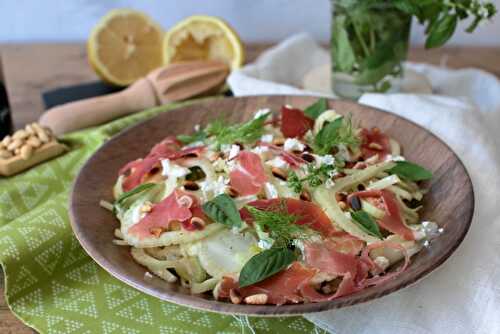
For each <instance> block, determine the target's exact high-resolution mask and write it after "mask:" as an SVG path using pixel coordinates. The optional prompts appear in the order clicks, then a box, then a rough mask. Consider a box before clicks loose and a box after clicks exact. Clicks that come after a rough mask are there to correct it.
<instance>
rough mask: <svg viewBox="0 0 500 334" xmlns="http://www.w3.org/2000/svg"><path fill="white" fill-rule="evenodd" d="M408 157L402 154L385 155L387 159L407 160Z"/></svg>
mask: <svg viewBox="0 0 500 334" xmlns="http://www.w3.org/2000/svg"><path fill="white" fill-rule="evenodd" d="M405 160H406V159H405V158H404V157H402V156H400V155H392V154H389V155H387V156H386V157H385V161H405Z"/></svg>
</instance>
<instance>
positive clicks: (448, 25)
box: [425, 13, 458, 49]
mask: <svg viewBox="0 0 500 334" xmlns="http://www.w3.org/2000/svg"><path fill="white" fill-rule="evenodd" d="M457 22H458V19H457V16H456V15H452V14H448V13H447V14H445V15H444V16H443V17H441V18H440V19H438V20H437V21H435V22H434V24H433V25H432V26H431V28H430V30H429V36H427V40H426V41H425V47H426V48H427V49H430V48H437V47H440V46H443V45H444V44H445V43H446V42H447V41H448V40H449V39H450V38H451V36H452V35H453V33H454V32H455V29H456V27H457Z"/></svg>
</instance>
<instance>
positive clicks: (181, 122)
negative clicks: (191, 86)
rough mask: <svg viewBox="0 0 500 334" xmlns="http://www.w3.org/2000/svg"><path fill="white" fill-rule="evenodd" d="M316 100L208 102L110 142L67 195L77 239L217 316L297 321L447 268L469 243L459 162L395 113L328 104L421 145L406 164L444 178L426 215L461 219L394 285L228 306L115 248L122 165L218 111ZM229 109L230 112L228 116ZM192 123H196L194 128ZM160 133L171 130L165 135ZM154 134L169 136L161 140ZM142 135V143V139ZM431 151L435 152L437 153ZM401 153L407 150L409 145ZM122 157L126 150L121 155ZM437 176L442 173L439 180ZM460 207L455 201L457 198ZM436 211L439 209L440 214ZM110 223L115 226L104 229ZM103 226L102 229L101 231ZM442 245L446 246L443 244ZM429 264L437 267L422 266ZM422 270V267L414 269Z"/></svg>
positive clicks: (124, 277)
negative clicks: (111, 208)
mask: <svg viewBox="0 0 500 334" xmlns="http://www.w3.org/2000/svg"><path fill="white" fill-rule="evenodd" d="M316 99H317V98H316V97H312V96H286V95H272V96H251V97H240V98H225V99H204V100H200V101H197V102H193V103H192V104H189V105H184V106H181V107H179V108H176V109H172V110H169V111H168V112H165V113H161V114H159V115H157V116H155V117H153V118H151V119H148V120H145V121H143V122H141V123H139V124H136V125H134V126H132V127H129V128H127V129H125V130H123V131H122V132H120V133H119V134H117V135H115V136H114V137H113V138H111V139H110V140H109V141H107V142H106V143H105V144H104V145H103V146H101V147H100V148H99V149H98V150H97V151H96V152H95V153H94V154H93V155H92V156H91V157H90V158H89V159H88V161H87V162H86V163H85V164H84V166H83V167H82V169H81V170H80V172H79V174H78V176H77V178H76V180H75V182H74V185H73V188H72V192H71V196H70V220H71V226H72V228H73V231H74V233H75V236H76V238H77V239H78V241H79V242H80V244H81V245H82V247H83V248H84V250H85V251H86V252H87V253H88V254H89V256H90V257H92V258H93V259H94V261H95V262H96V263H97V264H99V265H100V266H101V267H102V268H103V269H104V270H106V271H107V272H108V273H109V274H111V275H112V276H114V277H116V278H117V279H119V280H121V281H123V282H125V283H126V284H128V285H130V286H132V287H134V288H136V289H138V290H140V291H142V292H144V293H146V294H149V295H151V296H154V297H157V298H159V299H162V300H165V301H169V302H173V303H176V304H179V305H184V306H188V307H192V308H196V309H200V310H205V311H211V312H217V313H226V314H241V315H258V316H293V315H299V314H305V313H312V312H321V311H326V310H330V309H335V308H341V307H345V306H350V305H355V304H360V303H363V302H367V301H371V300H375V299H377V298H380V297H382V296H386V295H388V294H390V293H392V292H395V291H397V290H400V289H402V288H405V287H407V286H409V285H410V284H413V283H415V282H417V281H419V280H420V279H422V278H423V277H425V276H427V275H428V274H429V273H430V272H432V271H433V270H435V269H436V268H437V267H439V266H440V265H441V264H443V263H444V262H445V261H446V260H447V259H448V258H449V257H450V256H451V254H452V253H453V252H454V251H455V250H456V249H457V247H458V246H459V245H460V244H461V242H462V241H463V239H464V238H465V235H466V234H467V232H468V230H469V228H470V225H471V222H472V216H473V212H474V191H473V187H472V182H471V180H470V177H469V175H468V173H467V170H466V169H465V166H464V165H463V163H462V162H461V160H460V159H459V157H458V156H457V155H456V154H455V153H454V152H453V151H452V150H451V148H450V147H449V146H448V145H447V144H446V143H444V142H443V141H442V140H441V139H439V138H438V137H437V136H435V135H434V134H433V133H432V132H430V131H428V130H426V129H424V128H423V127H421V126H419V125H418V124H416V123H414V122H412V121H410V120H407V119H405V118H402V117H400V116H397V115H395V114H392V113H389V112H387V111H383V110H379V109H376V108H373V107H369V106H365V105H361V104H358V103H356V102H352V101H343V100H328V103H329V106H330V107H331V108H335V109H336V110H337V111H338V112H340V113H342V114H346V112H345V111H348V112H351V113H353V114H354V117H353V119H355V120H356V119H361V121H362V122H363V123H365V121H366V118H367V117H368V119H369V120H370V122H369V123H370V124H369V125H370V126H377V127H379V128H381V130H382V131H385V130H387V131H388V133H389V134H390V135H392V136H394V135H395V134H396V133H399V132H401V133H405V134H406V135H407V136H405V137H403V138H398V137H395V139H396V140H398V141H400V142H406V141H408V140H409V139H408V138H407V137H408V136H410V135H411V136H412V137H413V138H412V139H411V140H412V141H415V140H418V141H420V142H421V143H420V144H421V145H424V146H425V147H424V148H422V147H418V148H416V149H417V150H418V154H423V155H422V156H420V158H421V159H418V158H417V159H415V157H414V156H415V154H414V153H415V152H413V151H410V152H406V153H407V154H405V156H406V157H409V158H413V159H412V160H414V161H415V162H417V163H418V162H419V161H421V160H424V161H425V162H426V163H424V165H426V166H427V167H428V165H429V164H433V163H434V164H437V161H439V162H440V163H439V166H434V165H432V167H431V170H432V171H433V172H434V173H435V176H436V175H437V176H439V177H438V178H437V180H436V179H434V180H433V181H431V182H430V184H429V193H428V194H427V195H426V196H427V197H426V199H425V200H424V209H423V211H424V216H425V217H430V218H432V217H433V216H435V214H433V212H434V213H435V212H443V211H445V210H447V211H446V212H448V213H447V215H454V216H455V217H461V219H460V220H459V221H458V222H459V223H460V224H457V222H456V221H455V220H454V221H453V222H452V223H453V224H451V225H450V221H447V222H446V223H445V222H443V221H437V223H438V224H439V225H440V226H441V227H444V229H445V230H444V233H443V234H442V235H440V236H439V237H438V238H437V239H436V240H434V241H433V242H432V243H431V246H430V247H428V248H424V249H423V250H422V251H421V252H420V253H418V254H417V255H415V256H414V257H412V262H411V264H410V265H409V267H408V268H407V270H406V271H405V272H403V273H402V274H401V275H399V276H398V277H396V278H395V279H394V280H391V281H388V282H387V283H386V284H382V285H380V286H375V287H369V288H366V289H364V290H361V291H359V292H357V293H354V294H352V295H348V296H344V297H341V298H337V299H334V300H332V301H327V302H320V303H304V304H290V305H282V306H274V305H242V304H240V305H235V304H231V303H229V302H221V301H215V300H213V298H210V296H207V295H201V296H200V295H191V294H189V292H188V291H187V290H186V289H184V288H181V287H180V286H179V285H178V284H176V283H173V284H171V283H167V282H165V281H162V280H161V279H159V278H157V277H156V276H154V277H152V278H147V277H146V276H145V273H146V271H147V270H146V269H145V268H144V267H142V266H140V265H139V264H137V263H135V262H134V261H133V259H132V257H131V256H130V254H129V251H128V247H123V246H116V245H114V244H112V239H113V231H114V229H115V228H116V227H118V222H117V220H116V219H115V218H114V217H113V216H112V214H111V213H110V212H106V210H104V209H102V208H101V207H99V201H100V200H101V199H105V200H111V187H112V184H114V182H115V179H116V175H117V170H118V168H119V165H121V164H124V163H125V162H127V161H128V160H132V159H134V158H137V157H140V156H141V155H144V154H145V153H147V151H149V149H150V148H151V147H152V145H153V144H154V143H156V142H158V141H160V140H161V138H163V137H166V136H167V135H170V134H180V133H183V132H185V131H191V130H192V128H193V126H194V125H195V124H197V123H198V122H201V123H206V122H207V121H209V120H213V119H215V118H217V117H216V115H214V113H213V110H223V112H222V113H223V114H227V115H225V116H227V117H228V118H230V119H231V120H232V121H234V120H243V119H245V117H244V116H243V117H242V115H241V114H244V115H246V116H251V115H252V114H253V113H254V112H255V111H256V110H257V109H259V108H266V107H271V108H279V107H280V106H281V105H284V104H290V105H293V106H296V107H299V108H304V107H306V106H307V105H310V104H311V103H313V102H314V101H316ZM224 108H226V109H229V110H225V109H224ZM242 108H244V111H245V113H243V112H242V111H241V110H242ZM344 109H345V110H344ZM209 113H210V115H209ZM356 114H363V116H362V117H359V116H357V117H356ZM191 118H194V119H196V122H194V121H193V120H192V119H191ZM163 127H166V128H169V129H168V130H166V129H163ZM401 127H404V129H401ZM155 131H165V132H162V133H161V134H157V133H155ZM144 134H147V135H149V136H151V135H153V137H154V139H152V138H146V137H148V136H146V137H144ZM139 135H142V136H143V137H141V136H139ZM138 136H139V137H141V138H138ZM139 139H140V140H139ZM431 144H433V145H435V146H434V147H432V145H431ZM402 146H403V149H404V145H402ZM121 150H124V153H123V152H121ZM430 150H434V151H433V154H434V156H428V155H429V154H430V153H427V152H428V151H430ZM116 151H118V152H116ZM122 153H123V155H125V156H126V157H124V156H123V155H122ZM426 154H427V156H426ZM444 155H446V157H447V158H446V159H444V157H443V156H444ZM440 159H441V160H444V161H441V160H440ZM96 164H97V165H96ZM99 164H100V165H99ZM103 164H104V165H103ZM117 166H118V167H117ZM111 169H112V170H111ZM97 172H99V173H97ZM436 172H439V173H438V174H436ZM96 174H100V175H96ZM113 176H114V177H113ZM457 187H458V188H460V190H461V192H460V191H458V190H459V189H458V188H457ZM455 188H457V189H455ZM447 191H448V192H449V193H451V195H452V196H454V197H455V198H457V196H458V195H460V194H461V196H460V201H461V202H460V203H457V204H456V205H455V207H453V208H448V207H445V206H450V205H451V204H453V202H451V203H450V200H447V201H443V202H437V203H435V202H432V199H433V198H434V197H437V198H444V197H447V198H448V199H449V198H450V197H451V196H448V195H449V194H446V192H447ZM82 192H83V193H82ZM452 199H453V198H452ZM455 200H456V201H458V199H455ZM458 204H461V205H458ZM430 205H432V207H433V209H434V211H431V212H427V210H430V209H429V208H428V206H430ZM438 207H439V210H438V211H437V210H436V209H437V208H438ZM106 223H111V224H113V225H109V227H107V226H106V225H105V224H106ZM103 224H104V227H102V226H101V225H103ZM443 224H444V225H443ZM100 228H102V229H103V230H102V231H101V230H99V231H95V229H100ZM440 242H446V245H443V244H442V243H440ZM445 246H446V247H445ZM443 247H445V248H444V249H443V250H440V251H439V252H437V251H436V249H437V248H443ZM426 258H429V259H430V260H432V261H430V262H429V261H425V260H426ZM417 265H418V268H415V266H417Z"/></svg>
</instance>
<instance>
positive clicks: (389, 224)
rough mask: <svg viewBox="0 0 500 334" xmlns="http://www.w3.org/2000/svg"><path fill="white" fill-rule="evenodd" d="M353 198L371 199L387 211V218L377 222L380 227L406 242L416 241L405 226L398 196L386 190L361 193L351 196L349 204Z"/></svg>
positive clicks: (374, 203) (411, 232)
mask: <svg viewBox="0 0 500 334" xmlns="http://www.w3.org/2000/svg"><path fill="white" fill-rule="evenodd" d="M353 196H358V197H366V198H369V199H370V200H371V202H372V204H373V205H375V206H376V207H378V208H379V209H381V210H384V211H385V216H384V217H383V218H382V219H379V220H377V223H378V224H379V225H380V227H382V228H383V229H385V230H387V231H389V232H392V233H394V234H397V235H400V236H402V237H403V238H405V239H406V240H415V237H414V235H413V231H412V230H411V229H410V228H409V227H408V226H406V225H405V224H404V221H403V217H402V216H401V211H400V209H399V205H398V202H397V200H396V196H395V195H394V194H393V193H392V192H390V191H389V190H385V189H384V190H367V191H360V192H356V193H352V194H350V195H349V198H348V201H349V202H350V198H352V197H353Z"/></svg>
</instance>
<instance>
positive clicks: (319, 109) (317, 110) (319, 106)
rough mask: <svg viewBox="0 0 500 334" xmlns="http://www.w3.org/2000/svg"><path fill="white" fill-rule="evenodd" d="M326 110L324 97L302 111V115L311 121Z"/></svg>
mask: <svg viewBox="0 0 500 334" xmlns="http://www.w3.org/2000/svg"><path fill="white" fill-rule="evenodd" d="M326 110H328V102H327V100H326V99H325V98H324V97H322V98H320V99H319V100H318V101H316V102H315V103H314V104H311V105H310V106H309V107H307V108H306V109H305V110H304V114H306V115H307V116H309V117H311V118H312V119H316V118H318V117H319V115H321V114H322V113H324V112H325V111H326Z"/></svg>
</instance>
